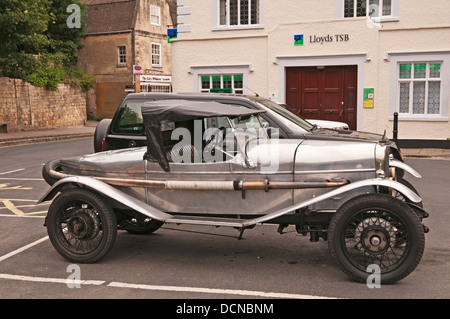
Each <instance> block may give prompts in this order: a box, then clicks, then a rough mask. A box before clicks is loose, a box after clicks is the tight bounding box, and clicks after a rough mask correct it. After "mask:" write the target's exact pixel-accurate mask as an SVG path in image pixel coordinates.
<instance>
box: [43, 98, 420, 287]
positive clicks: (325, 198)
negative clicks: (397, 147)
mask: <svg viewBox="0 0 450 319" xmlns="http://www.w3.org/2000/svg"><path fill="white" fill-rule="evenodd" d="M259 113H261V111H258V110H250V109H245V108H240V107H235V106H228V105H223V104H219V103H216V102H195V101H183V100H170V101H154V102H145V103H144V105H143V106H142V115H143V117H144V124H145V131H146V136H147V147H142V148H134V149H128V150H116V151H108V152H102V153H96V154H91V155H86V156H81V157H76V158H69V159H61V160H55V161H51V162H48V163H46V165H45V166H44V168H43V176H44V178H45V180H46V181H47V182H48V183H49V184H50V185H51V188H50V190H49V191H48V192H47V193H46V194H45V195H44V196H43V197H42V199H41V200H40V201H39V202H43V201H49V200H53V202H52V204H51V205H50V207H49V211H48V214H47V217H46V222H45V225H46V227H47V231H48V234H49V238H50V240H51V242H52V244H53V246H54V247H55V249H56V250H57V251H58V252H59V253H60V254H61V255H62V256H63V257H65V258H66V259H68V260H70V261H73V262H79V263H83V262H84V263H92V262H97V261H99V260H100V259H102V258H103V257H104V256H105V255H106V254H107V253H108V252H109V251H110V250H111V249H112V247H113V245H114V242H115V240H116V236H117V230H118V229H123V230H126V231H129V232H131V233H137V234H147V233H152V232H154V231H156V230H157V229H158V228H160V227H161V226H162V225H163V224H164V223H175V224H193V225H203V226H215V227H220V226H223V227H233V228H235V229H237V230H238V232H239V235H238V236H237V237H238V238H242V236H243V232H244V230H246V229H250V228H253V227H254V226H255V225H258V224H263V223H270V224H278V225H279V227H278V232H279V233H283V229H284V228H285V227H287V226H289V225H294V226H295V228H296V231H297V232H298V233H301V234H303V235H306V234H307V233H309V234H310V236H311V237H310V238H311V241H317V240H319V238H323V239H325V240H327V241H328V246H329V250H330V253H331V255H332V257H333V259H334V260H335V261H336V263H337V265H338V267H339V268H340V269H341V270H343V272H344V273H346V274H347V275H348V276H349V277H350V278H351V279H353V280H355V281H358V282H365V281H366V280H367V278H368V276H369V275H370V273H369V272H368V270H367V269H368V267H369V266H372V265H374V264H375V265H377V266H378V267H380V273H381V282H382V283H385V284H391V283H395V282H397V281H398V280H401V279H402V278H404V277H406V276H407V275H408V274H410V273H411V272H412V271H413V270H414V269H415V268H416V267H417V265H418V264H419V262H420V259H421V257H422V254H423V251H424V246H425V238H424V237H425V236H424V234H425V233H426V232H427V231H428V229H427V227H426V226H424V225H423V224H422V220H423V218H426V217H428V214H427V213H426V212H425V211H424V209H423V206H422V200H421V198H420V196H419V195H418V194H417V191H416V190H415V189H414V188H413V187H412V185H411V184H409V183H408V182H407V181H406V180H404V179H403V178H397V177H396V172H397V171H399V170H401V171H407V172H409V173H411V174H412V175H413V176H414V177H417V178H420V174H419V173H417V172H416V171H415V170H414V169H413V168H411V167H409V166H408V165H406V164H404V163H402V162H400V161H397V160H394V159H392V158H390V156H389V151H388V146H387V143H388V140H387V139H385V140H384V141H381V142H363V141H359V142H355V141H323V140H320V141H318V140H305V139H303V140H278V139H276V138H274V137H273V136H271V138H268V136H267V134H264V133H265V132H266V131H265V130H262V132H263V133H260V134H254V132H253V131H252V132H251V133H248V132H244V133H245V134H244V135H245V137H244V138H242V137H239V135H240V134H241V133H243V132H242V131H239V130H238V129H237V127H236V126H235V125H234V124H235V123H237V122H239V119H244V120H245V119H248V118H250V117H252V118H256V119H257V118H258V115H259ZM217 117H224V118H226V121H227V123H228V124H229V125H230V128H229V130H227V131H228V133H227V137H228V136H231V141H232V142H233V143H231V144H232V147H229V145H228V146H226V145H225V144H226V143H222V144H220V143H219V137H221V138H222V139H221V141H222V142H223V141H224V140H225V139H224V136H221V134H220V133H221V132H222V131H223V128H217V127H216V128H214V130H213V131H212V132H215V133H213V134H209V135H207V138H204V139H203V140H202V141H201V143H202V144H201V145H202V146H203V147H204V151H203V156H201V155H200V156H198V154H197V153H195V152H194V151H195V149H196V148H195V147H193V146H192V145H190V143H187V142H186V140H184V139H183V141H182V142H178V143H176V144H173V143H172V145H170V148H169V151H168V145H167V140H164V138H163V135H164V134H163V133H164V132H163V130H162V126H163V125H166V124H167V123H180V122H183V121H184V122H189V121H196V120H197V121H198V120H199V119H201V123H202V125H204V126H205V125H206V123H208V121H209V120H211V119H214V118H217ZM260 124H261V123H260ZM202 128H205V127H202ZM182 132H185V131H182ZM210 132H211V131H210ZM172 133H173V132H172ZM194 135H195V134H194ZM241 135H242V134H241ZM173 136H174V135H173V134H172V135H171V138H173ZM201 136H203V137H204V136H205V135H201ZM227 141H228V143H229V142H230V139H228V138H227ZM194 144H195V143H194ZM187 146H189V148H186V147H187ZM177 147H178V148H177ZM218 153H220V154H222V155H221V156H223V159H222V160H217V158H219V157H215V156H214V157H213V158H214V160H213V161H211V162H205V161H204V156H205V154H206V155H208V154H209V155H212V154H214V155H216V154H218ZM171 154H172V155H171ZM174 155H183V156H182V158H183V159H184V161H182V162H171V161H170V158H171V157H176V156H174ZM190 156H192V158H193V159H194V160H193V162H190V161H189V160H186V159H188V157H190ZM198 158H200V160H198ZM195 159H196V160H195ZM273 163H276V164H277V165H276V169H275V170H272V169H268V167H270V168H272V167H271V164H273Z"/></svg>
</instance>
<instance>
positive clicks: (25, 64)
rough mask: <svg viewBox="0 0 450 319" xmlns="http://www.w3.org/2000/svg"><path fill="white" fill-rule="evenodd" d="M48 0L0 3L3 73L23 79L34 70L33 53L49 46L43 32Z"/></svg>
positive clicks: (46, 25) (16, 0)
mask: <svg viewBox="0 0 450 319" xmlns="http://www.w3.org/2000/svg"><path fill="white" fill-rule="evenodd" d="M50 3H51V2H50V0H2V1H1V2H0V43H1V45H0V68H1V69H2V72H3V74H4V75H6V76H11V77H18V78H23V77H25V76H26V74H27V73H28V71H35V70H36V68H37V61H36V58H35V57H34V55H36V54H39V53H41V52H42V51H45V48H46V47H47V46H48V45H49V41H48V38H47V35H46V33H45V32H46V31H47V27H48V23H49V20H50V16H49V14H48V9H49V7H50Z"/></svg>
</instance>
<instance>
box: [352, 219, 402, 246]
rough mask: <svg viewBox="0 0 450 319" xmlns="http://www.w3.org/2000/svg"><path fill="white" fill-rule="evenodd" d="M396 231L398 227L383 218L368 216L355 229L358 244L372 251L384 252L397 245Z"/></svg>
mask: <svg viewBox="0 0 450 319" xmlns="http://www.w3.org/2000/svg"><path fill="white" fill-rule="evenodd" d="M396 232H397V229H396V228H395V227H393V226H392V224H391V223H389V222H388V221H387V220H385V219H383V218H377V217H370V218H366V219H364V220H363V221H362V222H360V223H359V224H358V226H357V227H356V229H355V241H356V242H357V245H356V246H357V248H360V249H364V250H366V251H368V252H371V253H375V254H377V253H383V252H384V251H386V249H388V248H389V247H393V246H394V245H395V241H396Z"/></svg>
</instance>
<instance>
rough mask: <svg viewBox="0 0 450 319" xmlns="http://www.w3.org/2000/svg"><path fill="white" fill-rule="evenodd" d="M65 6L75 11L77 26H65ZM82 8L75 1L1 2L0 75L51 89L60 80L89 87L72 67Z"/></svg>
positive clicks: (82, 27) (90, 82)
mask: <svg viewBox="0 0 450 319" xmlns="http://www.w3.org/2000/svg"><path fill="white" fill-rule="evenodd" d="M69 6H72V7H73V6H75V7H76V8H79V14H80V17H79V18H80V19H79V20H80V22H81V23H80V25H79V27H75V28H72V27H71V26H69V24H68V17H69V16H70V12H69V13H68V12H67V8H68V7H69ZM85 9H86V5H84V4H82V3H80V2H79V1H78V0H53V2H52V1H51V0H1V2H0V43H1V45H0V73H1V74H3V75H4V76H8V77H12V78H20V79H23V80H25V81H28V82H30V83H31V84H33V85H37V86H45V87H46V88H47V89H51V90H56V89H57V87H58V84H59V83H61V82H63V81H65V82H70V83H72V84H73V85H77V86H80V87H82V88H83V89H89V88H90V87H92V86H93V79H92V77H89V76H87V75H85V74H83V73H82V72H81V71H80V70H78V68H77V67H76V65H77V62H78V51H79V49H80V48H81V45H80V38H81V36H82V35H83V34H84V32H85V27H86V25H85V23H84V17H85Z"/></svg>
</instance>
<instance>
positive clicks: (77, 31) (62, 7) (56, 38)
mask: <svg viewBox="0 0 450 319" xmlns="http://www.w3.org/2000/svg"><path fill="white" fill-rule="evenodd" d="M71 8H77V9H78V8H79V10H80V11H79V12H78V11H77V10H74V11H72V9H71ZM86 8H87V5H85V4H83V3H81V2H80V1H78V0H54V1H53V4H52V6H51V8H50V15H51V16H52V17H53V18H52V20H51V21H50V24H49V27H48V31H47V35H48V37H49V40H50V43H49V48H48V51H49V52H51V53H57V52H61V53H64V54H65V56H66V61H65V62H66V63H68V64H73V65H76V64H77V62H78V51H79V50H80V49H81V44H80V38H81V37H82V36H83V35H84V33H85V31H86V23H85V18H86V13H85V12H86ZM72 13H73V14H72ZM78 13H79V15H80V17H79V21H80V25H79V26H75V27H73V26H72V25H70V22H71V21H68V19H69V20H70V19H71V16H73V15H76V14H78Z"/></svg>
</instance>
